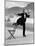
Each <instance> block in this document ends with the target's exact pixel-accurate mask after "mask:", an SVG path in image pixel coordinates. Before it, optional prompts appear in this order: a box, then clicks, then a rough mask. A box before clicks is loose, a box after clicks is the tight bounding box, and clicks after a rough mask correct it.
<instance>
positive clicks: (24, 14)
mask: <svg viewBox="0 0 35 46" xmlns="http://www.w3.org/2000/svg"><path fill="white" fill-rule="evenodd" d="M17 15H19V16H21V18H19V19H18V20H17V25H22V26H23V37H26V35H25V22H26V18H27V17H29V15H28V14H27V13H25V12H24V11H23V13H18V14H17Z"/></svg>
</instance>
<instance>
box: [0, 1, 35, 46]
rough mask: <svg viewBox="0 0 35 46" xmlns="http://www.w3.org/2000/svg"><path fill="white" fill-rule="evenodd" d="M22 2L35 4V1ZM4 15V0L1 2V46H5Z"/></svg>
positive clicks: (29, 45) (30, 45) (31, 45)
mask: <svg viewBox="0 0 35 46" xmlns="http://www.w3.org/2000/svg"><path fill="white" fill-rule="evenodd" d="M14 1H16V0H14ZM19 1H20V0H19ZM21 1H30V2H35V1H34V0H21ZM4 14H5V11H4V0H0V46H4ZM16 46H35V45H33V44H28V45H16Z"/></svg>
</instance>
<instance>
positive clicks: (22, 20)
mask: <svg viewBox="0 0 35 46" xmlns="http://www.w3.org/2000/svg"><path fill="white" fill-rule="evenodd" d="M18 15H19V16H22V17H21V18H19V19H18V20H17V24H18V25H23V24H24V23H25V22H26V18H27V17H29V15H28V14H27V13H25V15H26V18H24V13H20V14H18Z"/></svg>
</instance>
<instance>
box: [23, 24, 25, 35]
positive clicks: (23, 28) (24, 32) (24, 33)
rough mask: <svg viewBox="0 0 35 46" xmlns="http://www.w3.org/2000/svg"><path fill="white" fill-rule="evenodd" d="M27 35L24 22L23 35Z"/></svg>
mask: <svg viewBox="0 0 35 46" xmlns="http://www.w3.org/2000/svg"><path fill="white" fill-rule="evenodd" d="M24 35H25V23H23V36H24Z"/></svg>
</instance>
